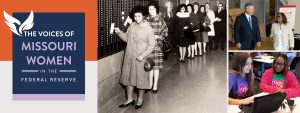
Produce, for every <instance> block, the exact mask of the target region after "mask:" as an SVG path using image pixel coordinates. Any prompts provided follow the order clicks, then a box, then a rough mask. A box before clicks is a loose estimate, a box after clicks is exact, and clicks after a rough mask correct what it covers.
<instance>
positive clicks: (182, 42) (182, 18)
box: [175, 4, 190, 62]
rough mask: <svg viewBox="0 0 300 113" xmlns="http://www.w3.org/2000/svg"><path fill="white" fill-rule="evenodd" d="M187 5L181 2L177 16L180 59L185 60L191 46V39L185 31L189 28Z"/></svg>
mask: <svg viewBox="0 0 300 113" xmlns="http://www.w3.org/2000/svg"><path fill="white" fill-rule="evenodd" d="M186 11H187V10H186V5H185V4H180V5H179V7H178V12H177V13H176V17H175V31H176V32H175V37H176V45H177V46H178V47H179V53H180V58H179V60H178V61H180V62H185V60H184V58H185V54H186V47H187V46H189V44H190V43H189V39H188V37H186V36H185V34H184V31H185V30H187V29H188V28H189V25H190V20H189V16H190V14H189V13H187V12H186Z"/></svg>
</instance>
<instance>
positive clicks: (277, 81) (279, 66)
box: [260, 54, 300, 99]
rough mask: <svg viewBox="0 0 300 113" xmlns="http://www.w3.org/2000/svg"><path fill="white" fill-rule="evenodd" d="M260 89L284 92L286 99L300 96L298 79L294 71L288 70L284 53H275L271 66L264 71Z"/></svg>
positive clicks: (268, 91)
mask: <svg viewBox="0 0 300 113" xmlns="http://www.w3.org/2000/svg"><path fill="white" fill-rule="evenodd" d="M260 91H261V92H267V93H275V92H285V93H286V98H287V99H289V98H296V97H299V96H300V89H299V84H298V80H297V78H296V77H295V75H294V73H292V72H290V71H289V63H288V58H287V56H286V55H285V54H278V55H276V57H275V59H274V61H273V64H272V68H270V69H268V70H266V71H265V72H264V74H263V76H262V79H261V82H260Z"/></svg>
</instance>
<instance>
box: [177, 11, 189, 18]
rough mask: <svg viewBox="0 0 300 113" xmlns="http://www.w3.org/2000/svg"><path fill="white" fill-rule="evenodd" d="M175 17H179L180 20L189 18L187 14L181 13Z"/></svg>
mask: <svg viewBox="0 0 300 113" xmlns="http://www.w3.org/2000/svg"><path fill="white" fill-rule="evenodd" d="M176 16H178V17H180V18H187V17H189V16H190V14H189V13H181V12H177V13H176Z"/></svg>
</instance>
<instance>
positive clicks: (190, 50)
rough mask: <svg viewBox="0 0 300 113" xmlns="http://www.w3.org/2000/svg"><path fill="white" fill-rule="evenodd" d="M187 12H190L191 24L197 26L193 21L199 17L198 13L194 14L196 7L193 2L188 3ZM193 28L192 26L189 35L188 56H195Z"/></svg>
mask: <svg viewBox="0 0 300 113" xmlns="http://www.w3.org/2000/svg"><path fill="white" fill-rule="evenodd" d="M187 12H188V13H189V14H190V22H191V23H190V26H191V27H192V28H193V27H195V23H194V22H193V20H196V19H198V18H197V16H196V14H194V8H193V5H192V4H188V5H187ZM192 28H190V29H189V30H190V33H189V35H188V36H187V38H188V39H189V42H190V44H189V46H188V56H187V57H188V58H194V55H195V54H194V52H195V35H194V33H193V32H192Z"/></svg>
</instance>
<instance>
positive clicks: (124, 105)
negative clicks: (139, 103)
mask: <svg viewBox="0 0 300 113" xmlns="http://www.w3.org/2000/svg"><path fill="white" fill-rule="evenodd" d="M130 104H132V105H134V100H132V101H131V102H129V103H127V104H121V105H119V107H120V108H124V107H127V106H128V105H130Z"/></svg>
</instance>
